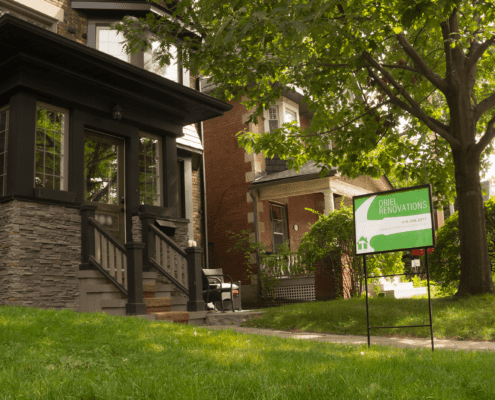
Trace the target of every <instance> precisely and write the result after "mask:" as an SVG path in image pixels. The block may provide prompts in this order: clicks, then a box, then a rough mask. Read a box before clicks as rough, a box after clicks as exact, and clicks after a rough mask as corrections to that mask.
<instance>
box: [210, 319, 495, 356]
mask: <svg viewBox="0 0 495 400" xmlns="http://www.w3.org/2000/svg"><path fill="white" fill-rule="evenodd" d="M204 328H208V329H231V330H234V331H236V332H241V333H252V334H257V335H267V336H277V337H280V338H286V339H303V340H317V341H319V342H329V343H341V344H364V345H366V344H368V338H367V336H352V335H333V334H329V333H313V332H287V331H277V330H271V329H258V328H244V327H240V326H225V325H221V326H220V325H215V326H204ZM373 345H381V346H395V347H425V348H429V349H431V339H430V338H427V339H417V338H414V339H412V338H389V337H381V336H371V346H373ZM434 346H435V350H442V349H446V350H474V351H482V350H483V351H495V342H473V341H463V340H444V339H434Z"/></svg>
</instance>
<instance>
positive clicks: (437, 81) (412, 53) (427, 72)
mask: <svg viewBox="0 0 495 400" xmlns="http://www.w3.org/2000/svg"><path fill="white" fill-rule="evenodd" d="M397 40H398V41H399V43H400V44H401V46H402V48H403V49H404V51H405V53H406V54H407V55H408V56H409V57H410V58H411V59H412V60H413V62H414V65H415V66H416V67H417V68H418V69H419V70H420V71H421V73H422V74H423V76H424V77H425V78H426V79H428V80H429V81H430V82H431V83H432V84H433V85H434V86H436V87H437V88H438V89H440V90H441V91H442V92H443V93H445V92H446V91H447V90H448V85H447V82H445V80H444V79H442V78H441V77H440V76H439V75H437V74H436V73H435V72H434V71H433V70H432V69H431V68H430V67H429V66H428V64H426V62H425V60H423V58H422V57H421V56H420V55H419V53H418V52H417V51H416V50H415V49H414V47H412V46H411V44H410V43H409V42H408V41H407V39H406V37H405V36H404V35H403V34H402V33H401V34H399V35H397Z"/></svg>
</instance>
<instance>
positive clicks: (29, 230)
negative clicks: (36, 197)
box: [0, 200, 81, 311]
mask: <svg viewBox="0 0 495 400" xmlns="http://www.w3.org/2000/svg"><path fill="white" fill-rule="evenodd" d="M0 255H1V260H0V304H1V305H18V306H30V307H39V308H57V309H62V308H71V309H73V310H76V311H77V310H78V309H79V282H78V278H77V274H78V271H79V264H80V262H81V261H80V259H81V217H80V216H79V210H78V209H77V208H70V207H66V206H60V205H48V204H42V203H35V202H29V201H20V200H12V201H9V202H7V203H2V204H0Z"/></svg>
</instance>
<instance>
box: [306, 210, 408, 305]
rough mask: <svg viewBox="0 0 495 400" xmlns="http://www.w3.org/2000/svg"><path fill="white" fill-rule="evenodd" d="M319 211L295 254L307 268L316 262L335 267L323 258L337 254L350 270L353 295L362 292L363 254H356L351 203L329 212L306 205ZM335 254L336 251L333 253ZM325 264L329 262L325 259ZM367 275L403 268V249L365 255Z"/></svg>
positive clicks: (312, 267) (386, 273) (309, 268)
mask: <svg viewBox="0 0 495 400" xmlns="http://www.w3.org/2000/svg"><path fill="white" fill-rule="evenodd" d="M306 210H308V211H311V212H314V213H316V214H319V216H320V218H319V219H318V221H317V222H315V223H314V224H313V225H312V226H311V230H310V231H309V232H308V233H306V234H305V235H304V236H303V238H302V240H301V244H300V245H299V250H298V254H299V256H300V257H301V263H302V264H303V265H305V266H306V268H307V269H308V270H313V271H314V270H316V269H317V265H323V267H324V268H334V266H333V265H325V263H324V262H323V261H324V260H328V261H330V263H332V262H333V261H334V260H335V259H336V258H337V259H340V260H341V261H342V264H344V265H345V266H346V267H348V268H349V269H350V270H351V273H352V275H353V279H354V282H355V287H354V290H353V295H358V296H359V295H361V288H362V286H363V285H364V270H363V263H362V259H363V258H362V256H357V255H356V253H355V251H356V246H355V241H354V215H353V211H352V207H344V206H343V205H341V207H340V209H339V210H335V211H334V212H332V213H330V214H329V215H323V214H320V213H318V212H317V211H314V210H311V209H308V208H307V209H306ZM335 255H338V256H337V257H335ZM327 264H329V263H328V262H327ZM367 268H368V276H369V277H370V276H378V275H392V274H400V273H403V272H404V263H403V262H402V252H394V253H381V254H375V255H373V256H370V257H368V258H367ZM370 283H371V282H370Z"/></svg>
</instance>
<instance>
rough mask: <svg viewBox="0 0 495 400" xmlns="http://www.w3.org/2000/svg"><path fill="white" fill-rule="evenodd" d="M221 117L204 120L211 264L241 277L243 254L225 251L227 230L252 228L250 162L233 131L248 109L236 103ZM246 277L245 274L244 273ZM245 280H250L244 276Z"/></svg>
mask: <svg viewBox="0 0 495 400" xmlns="http://www.w3.org/2000/svg"><path fill="white" fill-rule="evenodd" d="M231 104H233V106H234V108H233V109H232V110H231V111H229V112H228V113H226V114H225V115H224V116H223V117H220V118H215V119H212V120H209V121H205V122H204V123H203V130H204V138H205V140H204V142H205V166H206V196H207V207H208V221H207V223H208V240H209V242H210V243H211V244H210V246H209V250H210V268H222V269H223V271H224V273H226V274H228V275H230V276H231V277H232V278H233V279H234V280H239V279H241V278H243V275H244V271H245V260H244V256H243V255H242V254H238V253H233V252H231V253H228V252H227V249H229V248H231V247H233V245H234V243H235V242H234V241H232V240H229V238H228V234H227V233H226V231H227V230H231V231H233V232H238V233H239V232H240V231H241V230H245V229H251V231H253V232H254V223H248V219H247V218H248V213H249V212H252V211H253V205H252V203H251V202H248V198H247V196H248V193H247V186H248V184H247V182H246V174H247V173H249V172H251V171H252V166H251V165H252V163H251V162H245V154H246V152H245V151H244V149H241V148H239V146H238V144H237V139H236V137H235V134H236V133H237V132H239V131H240V130H242V129H244V128H245V125H244V123H243V116H244V115H245V114H247V110H246V108H245V107H244V106H242V105H240V104H239V103H235V102H232V103H231ZM244 278H245V277H244ZM244 282H245V283H249V282H247V281H246V280H245V279H244Z"/></svg>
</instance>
